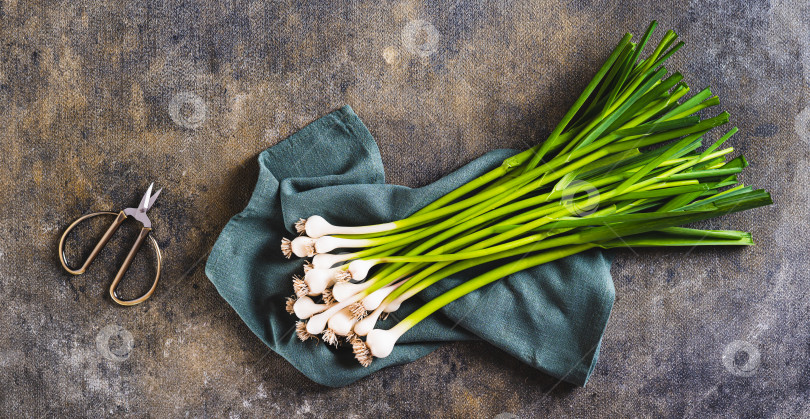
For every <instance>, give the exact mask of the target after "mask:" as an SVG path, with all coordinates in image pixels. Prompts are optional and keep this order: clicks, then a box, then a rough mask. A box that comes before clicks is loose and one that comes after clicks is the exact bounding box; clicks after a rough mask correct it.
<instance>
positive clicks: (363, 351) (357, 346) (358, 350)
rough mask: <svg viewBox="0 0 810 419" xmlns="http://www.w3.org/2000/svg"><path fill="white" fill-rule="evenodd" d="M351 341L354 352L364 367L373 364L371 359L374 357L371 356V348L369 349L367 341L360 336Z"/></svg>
mask: <svg viewBox="0 0 810 419" xmlns="http://www.w3.org/2000/svg"><path fill="white" fill-rule="evenodd" d="M351 342H352V352H354V357H355V359H357V362H359V363H360V365H362V366H364V367H368V366H369V365H371V360H372V359H373V357H372V356H371V350H370V349H368V345H366V342H363V340H362V339H360V338H358V337H355V338H354V339H352V341H351Z"/></svg>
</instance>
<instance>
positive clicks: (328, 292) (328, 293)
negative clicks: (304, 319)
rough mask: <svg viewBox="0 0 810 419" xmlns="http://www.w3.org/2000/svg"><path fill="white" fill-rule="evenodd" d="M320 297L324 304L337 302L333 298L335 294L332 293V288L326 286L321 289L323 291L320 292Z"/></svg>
mask: <svg viewBox="0 0 810 419" xmlns="http://www.w3.org/2000/svg"><path fill="white" fill-rule="evenodd" d="M321 299H322V300H323V302H324V303H325V304H334V303H335V302H337V301H336V300H335V296H334V295H332V288H327V289H325V290H323V293H322V294H321Z"/></svg>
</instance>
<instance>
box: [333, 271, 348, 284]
mask: <svg viewBox="0 0 810 419" xmlns="http://www.w3.org/2000/svg"><path fill="white" fill-rule="evenodd" d="M350 279H352V274H351V273H349V271H347V270H343V269H341V270H339V271H337V273H336V274H335V282H349V280H350Z"/></svg>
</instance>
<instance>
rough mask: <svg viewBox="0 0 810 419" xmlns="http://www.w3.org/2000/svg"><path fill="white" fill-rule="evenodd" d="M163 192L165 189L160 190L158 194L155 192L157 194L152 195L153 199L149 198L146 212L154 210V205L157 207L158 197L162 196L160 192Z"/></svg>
mask: <svg viewBox="0 0 810 419" xmlns="http://www.w3.org/2000/svg"><path fill="white" fill-rule="evenodd" d="M162 190H163V188H160V189H158V190H157V192H155V194H154V195H152V197H151V198H149V202H148V203H147V204H146V210H147V211H149V210H150V209H151V208H152V205H155V201H157V197H158V195H160V191H162Z"/></svg>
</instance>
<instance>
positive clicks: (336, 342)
mask: <svg viewBox="0 0 810 419" xmlns="http://www.w3.org/2000/svg"><path fill="white" fill-rule="evenodd" d="M323 341H324V342H326V344H327V345H332V346H334V347H335V348H337V347H338V346H340V339H338V336H337V334H336V333H335V331H334V330H332V329H330V328H327V329H326V330H324V331H323Z"/></svg>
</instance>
